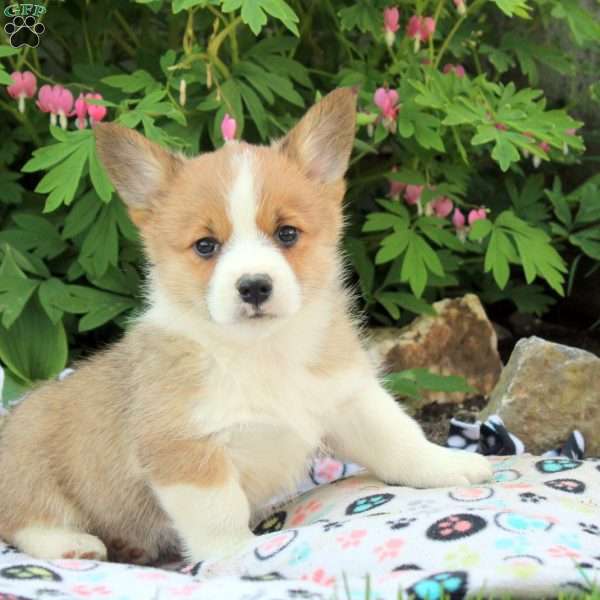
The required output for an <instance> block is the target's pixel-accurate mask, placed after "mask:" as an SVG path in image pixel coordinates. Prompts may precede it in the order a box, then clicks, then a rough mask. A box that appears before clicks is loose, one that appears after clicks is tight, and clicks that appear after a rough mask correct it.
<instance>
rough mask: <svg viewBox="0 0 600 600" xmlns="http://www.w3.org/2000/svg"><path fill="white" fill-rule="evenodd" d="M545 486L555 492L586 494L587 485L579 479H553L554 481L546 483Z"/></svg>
mask: <svg viewBox="0 0 600 600" xmlns="http://www.w3.org/2000/svg"><path fill="white" fill-rule="evenodd" d="M544 485H546V486H548V487H549V488H552V489H553V490H558V491H560V492H568V493H569V494H583V492H585V483H583V481H579V480H578V479H553V480H552V481H545V482H544Z"/></svg>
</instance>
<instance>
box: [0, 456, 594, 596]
mask: <svg viewBox="0 0 600 600" xmlns="http://www.w3.org/2000/svg"><path fill="white" fill-rule="evenodd" d="M490 460H491V461H492V462H493V465H494V471H495V477H494V482H492V483H490V484H489V485H478V486H469V487H454V488H444V489H433V490H417V489H412V488H407V487H401V486H390V485H387V484H384V483H382V482H380V481H378V480H376V479H374V478H373V477H371V476H370V475H368V474H367V473H365V472H364V471H362V470H360V469H359V468H358V467H356V466H354V465H346V464H344V463H340V462H338V461H335V460H333V459H328V458H322V459H319V460H317V461H316V462H315V464H314V466H313V468H312V470H311V478H310V479H309V480H307V482H306V483H305V485H304V487H303V491H302V492H301V493H299V494H298V495H296V496H295V497H293V498H291V499H287V500H285V501H283V502H282V503H279V504H277V505H275V506H273V507H272V509H271V511H270V513H269V516H268V517H267V518H265V519H263V520H262V521H260V522H259V523H257V524H256V525H255V531H256V533H257V534H258V537H257V538H256V539H255V540H254V541H253V543H252V544H251V545H250V546H249V547H247V548H244V549H242V550H241V551H240V552H239V554H238V555H236V556H235V557H234V558H233V559H230V560H226V561H216V562H215V561H213V562H205V563H200V564H197V565H170V566H168V567H166V568H165V567H163V568H149V567H139V566H133V565H125V564H110V563H100V562H95V561H84V560H55V561H43V560H35V559H32V558H31V557H28V556H26V555H23V554H21V553H19V552H18V551H16V550H15V549H14V548H11V547H8V546H0V600H3V599H8V598H12V599H15V600H26V599H28V598H30V599H33V598H82V599H83V598H87V599H100V598H104V599H115V600H146V599H147V600H150V599H152V600H159V599H166V598H169V599H185V598H197V599H199V600H209V599H210V600H215V599H226V600H287V599H290V600H292V599H306V600H309V599H312V600H329V599H332V600H333V599H334V598H335V599H339V600H366V599H367V598H369V599H370V600H377V599H381V600H384V599H385V600H387V599H396V598H405V597H409V596H410V597H414V598H417V599H428V600H437V599H438V598H442V597H444V598H450V599H459V598H464V597H465V596H466V595H467V594H469V595H471V594H480V593H481V594H484V595H492V596H494V597H498V596H501V595H503V594H511V595H512V597H519V598H521V597H531V598H540V597H552V596H556V595H557V594H558V593H559V592H581V591H585V590H589V589H591V587H592V586H593V585H594V583H595V582H597V581H598V582H600V460H598V459H586V460H580V459H577V458H571V457H568V456H551V457H535V456H531V455H529V454H520V455H518V456H500V457H498V456H497V457H490Z"/></svg>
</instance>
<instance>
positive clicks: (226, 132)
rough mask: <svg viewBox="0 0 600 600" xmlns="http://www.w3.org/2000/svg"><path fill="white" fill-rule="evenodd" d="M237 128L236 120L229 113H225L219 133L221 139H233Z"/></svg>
mask: <svg viewBox="0 0 600 600" xmlns="http://www.w3.org/2000/svg"><path fill="white" fill-rule="evenodd" d="M236 129H237V122H236V120H235V119H234V118H233V117H231V116H230V115H229V114H227V113H225V116H224V117H223V120H222V121H221V134H222V135H223V139H224V140H225V141H226V142H227V141H229V140H233V139H235V130H236Z"/></svg>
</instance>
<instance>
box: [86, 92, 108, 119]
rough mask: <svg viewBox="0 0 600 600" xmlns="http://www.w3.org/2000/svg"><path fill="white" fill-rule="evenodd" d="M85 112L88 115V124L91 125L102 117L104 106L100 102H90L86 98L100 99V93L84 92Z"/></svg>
mask: <svg viewBox="0 0 600 600" xmlns="http://www.w3.org/2000/svg"><path fill="white" fill-rule="evenodd" d="M85 99H86V104H87V112H88V115H89V116H90V125H91V126H92V127H93V126H94V125H95V124H96V123H99V122H100V121H102V119H104V117H105V116H106V113H107V109H106V106H102V105H100V104H90V103H89V102H87V100H102V95H101V94H98V93H96V94H86V95H85Z"/></svg>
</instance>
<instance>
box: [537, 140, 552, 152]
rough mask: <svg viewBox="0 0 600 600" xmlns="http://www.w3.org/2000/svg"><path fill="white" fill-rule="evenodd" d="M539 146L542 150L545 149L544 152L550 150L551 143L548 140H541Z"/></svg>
mask: <svg viewBox="0 0 600 600" xmlns="http://www.w3.org/2000/svg"><path fill="white" fill-rule="evenodd" d="M538 146H539V147H540V149H541V150H543V151H544V152H550V144H549V143H548V142H540V143H539V144H538Z"/></svg>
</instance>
